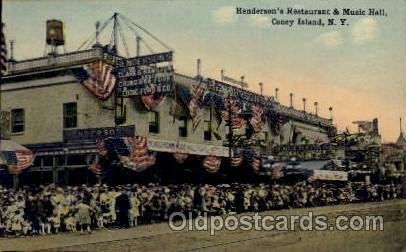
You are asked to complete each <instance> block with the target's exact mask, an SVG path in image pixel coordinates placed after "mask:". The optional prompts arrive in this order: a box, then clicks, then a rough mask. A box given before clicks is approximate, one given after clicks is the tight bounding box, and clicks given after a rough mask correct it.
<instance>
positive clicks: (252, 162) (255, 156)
mask: <svg viewBox="0 0 406 252" xmlns="http://www.w3.org/2000/svg"><path fill="white" fill-rule="evenodd" d="M242 154H243V156H244V159H245V160H246V161H247V164H248V166H249V167H251V169H252V170H253V171H254V172H258V171H259V169H260V168H261V156H260V154H259V153H258V152H256V151H253V150H244V151H243V152H242Z"/></svg>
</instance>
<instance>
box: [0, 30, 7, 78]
mask: <svg viewBox="0 0 406 252" xmlns="http://www.w3.org/2000/svg"><path fill="white" fill-rule="evenodd" d="M0 29H1V31H0V33H1V34H0V35H1V38H0V47H1V48H0V68H1V75H3V74H4V73H5V72H6V71H7V47H6V39H5V37H4V32H3V30H4V23H1V27H0Z"/></svg>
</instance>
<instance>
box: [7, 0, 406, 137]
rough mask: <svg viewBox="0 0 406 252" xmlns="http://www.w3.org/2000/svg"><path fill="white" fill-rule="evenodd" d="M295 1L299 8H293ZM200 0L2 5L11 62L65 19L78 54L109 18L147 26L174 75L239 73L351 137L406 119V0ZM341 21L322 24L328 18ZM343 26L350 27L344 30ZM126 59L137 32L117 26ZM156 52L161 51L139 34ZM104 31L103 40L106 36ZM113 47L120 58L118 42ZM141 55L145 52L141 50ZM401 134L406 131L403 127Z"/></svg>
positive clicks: (11, 1) (13, 1) (40, 45)
mask: <svg viewBox="0 0 406 252" xmlns="http://www.w3.org/2000/svg"><path fill="white" fill-rule="evenodd" d="M295 2H296V3H295ZM297 2H298V1H224V0H219V1H214V0H211V1H210V0H209V1H197V0H171V1H170V0H152V1H144V0H136V1H125V0H115V1H113V0H101V1H96V0H81V1H79V0H69V1H68V0H57V1H50V0H5V1H3V13H2V19H3V20H2V21H3V22H4V23H5V24H6V28H5V36H6V39H7V40H14V41H15V52H14V55H15V58H16V59H17V60H22V59H28V58H34V57H40V56H43V54H44V49H45V23H46V20H48V19H59V20H62V21H63V22H64V28H65V37H66V46H65V49H66V51H75V50H77V49H78V48H79V46H80V45H81V44H82V43H83V42H85V41H86V40H87V39H88V38H89V36H91V35H92V34H94V32H95V22H96V21H100V22H101V23H103V22H105V21H106V20H107V19H109V17H111V16H112V15H113V14H114V13H115V12H118V13H121V14H123V15H124V16H126V17H127V18H128V19H130V20H132V21H133V22H135V23H136V24H138V25H141V26H142V27H144V28H146V29H147V30H148V31H150V32H151V33H152V34H154V35H155V36H157V37H158V38H159V39H160V40H162V41H164V43H165V44H167V45H169V46H170V48H172V49H173V50H174V51H175V56H174V64H175V69H176V71H177V72H180V73H184V74H189V75H196V59H198V58H199V59H201V61H202V74H203V76H205V77H211V78H217V79H219V78H220V70H221V69H224V70H225V74H226V75H227V76H229V77H232V78H234V79H239V77H240V76H242V75H244V76H245V80H246V81H247V82H248V84H249V87H248V88H249V89H250V90H252V91H254V92H259V85H258V83H259V82H263V83H264V89H263V90H264V91H263V93H264V94H265V95H274V94H275V88H278V89H279V93H278V99H279V101H280V102H281V103H282V104H285V105H288V104H289V93H291V92H292V93H293V94H294V95H293V97H294V98H293V100H294V102H293V103H294V106H295V107H296V108H298V109H302V108H303V103H302V98H303V97H306V100H307V105H306V107H307V111H310V112H313V113H314V106H313V104H314V102H316V101H317V102H318V104H319V106H318V108H319V109H318V110H319V115H321V116H324V117H327V118H330V113H329V111H328V108H329V107H330V106H331V107H333V119H334V124H335V125H336V126H337V127H338V129H339V130H344V129H346V128H347V127H348V128H349V129H350V130H352V131H356V130H357V128H356V125H354V124H353V123H352V122H353V121H357V120H372V119H373V118H378V120H379V130H380V132H381V134H382V137H383V141H384V142H393V141H396V139H397V137H398V136H399V118H400V117H402V118H403V121H406V80H405V70H406V46H405V45H404V41H405V40H406V29H405V27H406V15H405V13H406V0H388V1H376V0H375V1H373V0H372V1H366V0H365V1H361V0H357V1H355V0H354V1H321V0H320V1H310V0H304V1H300V2H299V4H297ZM237 7H240V8H250V9H252V8H254V7H255V8H263V9H273V8H275V9H278V8H279V9H278V10H281V9H282V10H284V11H285V12H284V13H283V14H281V13H280V12H277V13H276V14H265V15H264V14H262V15H239V14H236V8H237ZM287 8H294V9H329V10H330V11H331V13H333V10H334V9H337V10H338V11H339V12H340V14H339V15H333V14H331V15H329V16H298V15H287V14H286V9H287ZM343 8H350V9H352V10H358V9H363V10H367V12H368V9H369V8H376V9H384V10H385V13H386V15H385V16H369V15H355V16H348V15H347V16H344V15H342V10H343ZM297 18H302V19H305V18H308V19H319V18H322V20H323V22H325V23H326V25H325V26H322V27H321V26H298V25H293V26H292V27H288V26H283V25H274V24H272V20H274V21H276V20H295V24H296V20H297ZM328 18H335V19H337V22H339V19H340V18H343V19H347V20H346V25H343V26H342V25H335V26H328V25H327V19H328ZM347 24H348V25H347ZM121 26H122V30H123V34H124V37H125V41H126V44H127V46H128V47H129V50H130V56H134V54H135V50H134V48H135V36H136V35H135V34H134V33H133V32H132V31H131V30H129V29H128V28H127V27H126V26H125V24H122V25H121ZM137 32H138V33H139V35H140V36H141V37H142V39H143V41H145V42H146V44H147V45H149V47H151V48H152V49H153V52H159V51H165V50H167V49H166V48H164V47H163V46H161V45H159V44H158V43H157V42H156V41H154V40H153V39H152V38H151V37H149V36H148V35H146V34H145V33H143V32H142V31H140V30H137ZM110 33H111V26H110V27H107V28H106V29H105V31H104V32H103V33H102V35H101V36H100V40H101V42H104V43H107V42H108V41H109V40H110V39H109V38H110ZM119 49H120V51H121V52H122V53H125V50H124V46H123V44H119ZM141 51H142V53H143V54H149V53H150V52H149V50H148V48H147V47H146V46H144V45H142V46H141ZM403 128H406V126H405V125H404V126H403Z"/></svg>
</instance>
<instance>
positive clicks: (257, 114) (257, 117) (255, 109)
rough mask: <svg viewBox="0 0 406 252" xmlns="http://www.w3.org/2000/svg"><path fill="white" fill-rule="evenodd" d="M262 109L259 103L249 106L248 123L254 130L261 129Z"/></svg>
mask: <svg viewBox="0 0 406 252" xmlns="http://www.w3.org/2000/svg"><path fill="white" fill-rule="evenodd" d="M263 113H264V109H263V108H262V107H261V106H259V105H252V106H251V115H252V116H251V119H250V124H251V125H252V128H253V129H254V131H255V132H260V131H261V130H262V114H263Z"/></svg>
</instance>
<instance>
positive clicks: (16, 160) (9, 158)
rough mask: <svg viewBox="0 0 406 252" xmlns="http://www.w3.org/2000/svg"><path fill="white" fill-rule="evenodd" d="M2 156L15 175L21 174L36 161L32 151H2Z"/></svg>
mask: <svg viewBox="0 0 406 252" xmlns="http://www.w3.org/2000/svg"><path fill="white" fill-rule="evenodd" d="M1 154H2V156H3V158H4V159H5V160H6V163H7V165H8V167H9V171H10V172H11V173H13V174H19V173H21V172H22V170H24V169H27V168H28V167H29V166H30V165H31V164H32V162H33V161H34V155H33V153H32V151H30V150H15V151H2V152H1Z"/></svg>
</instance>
